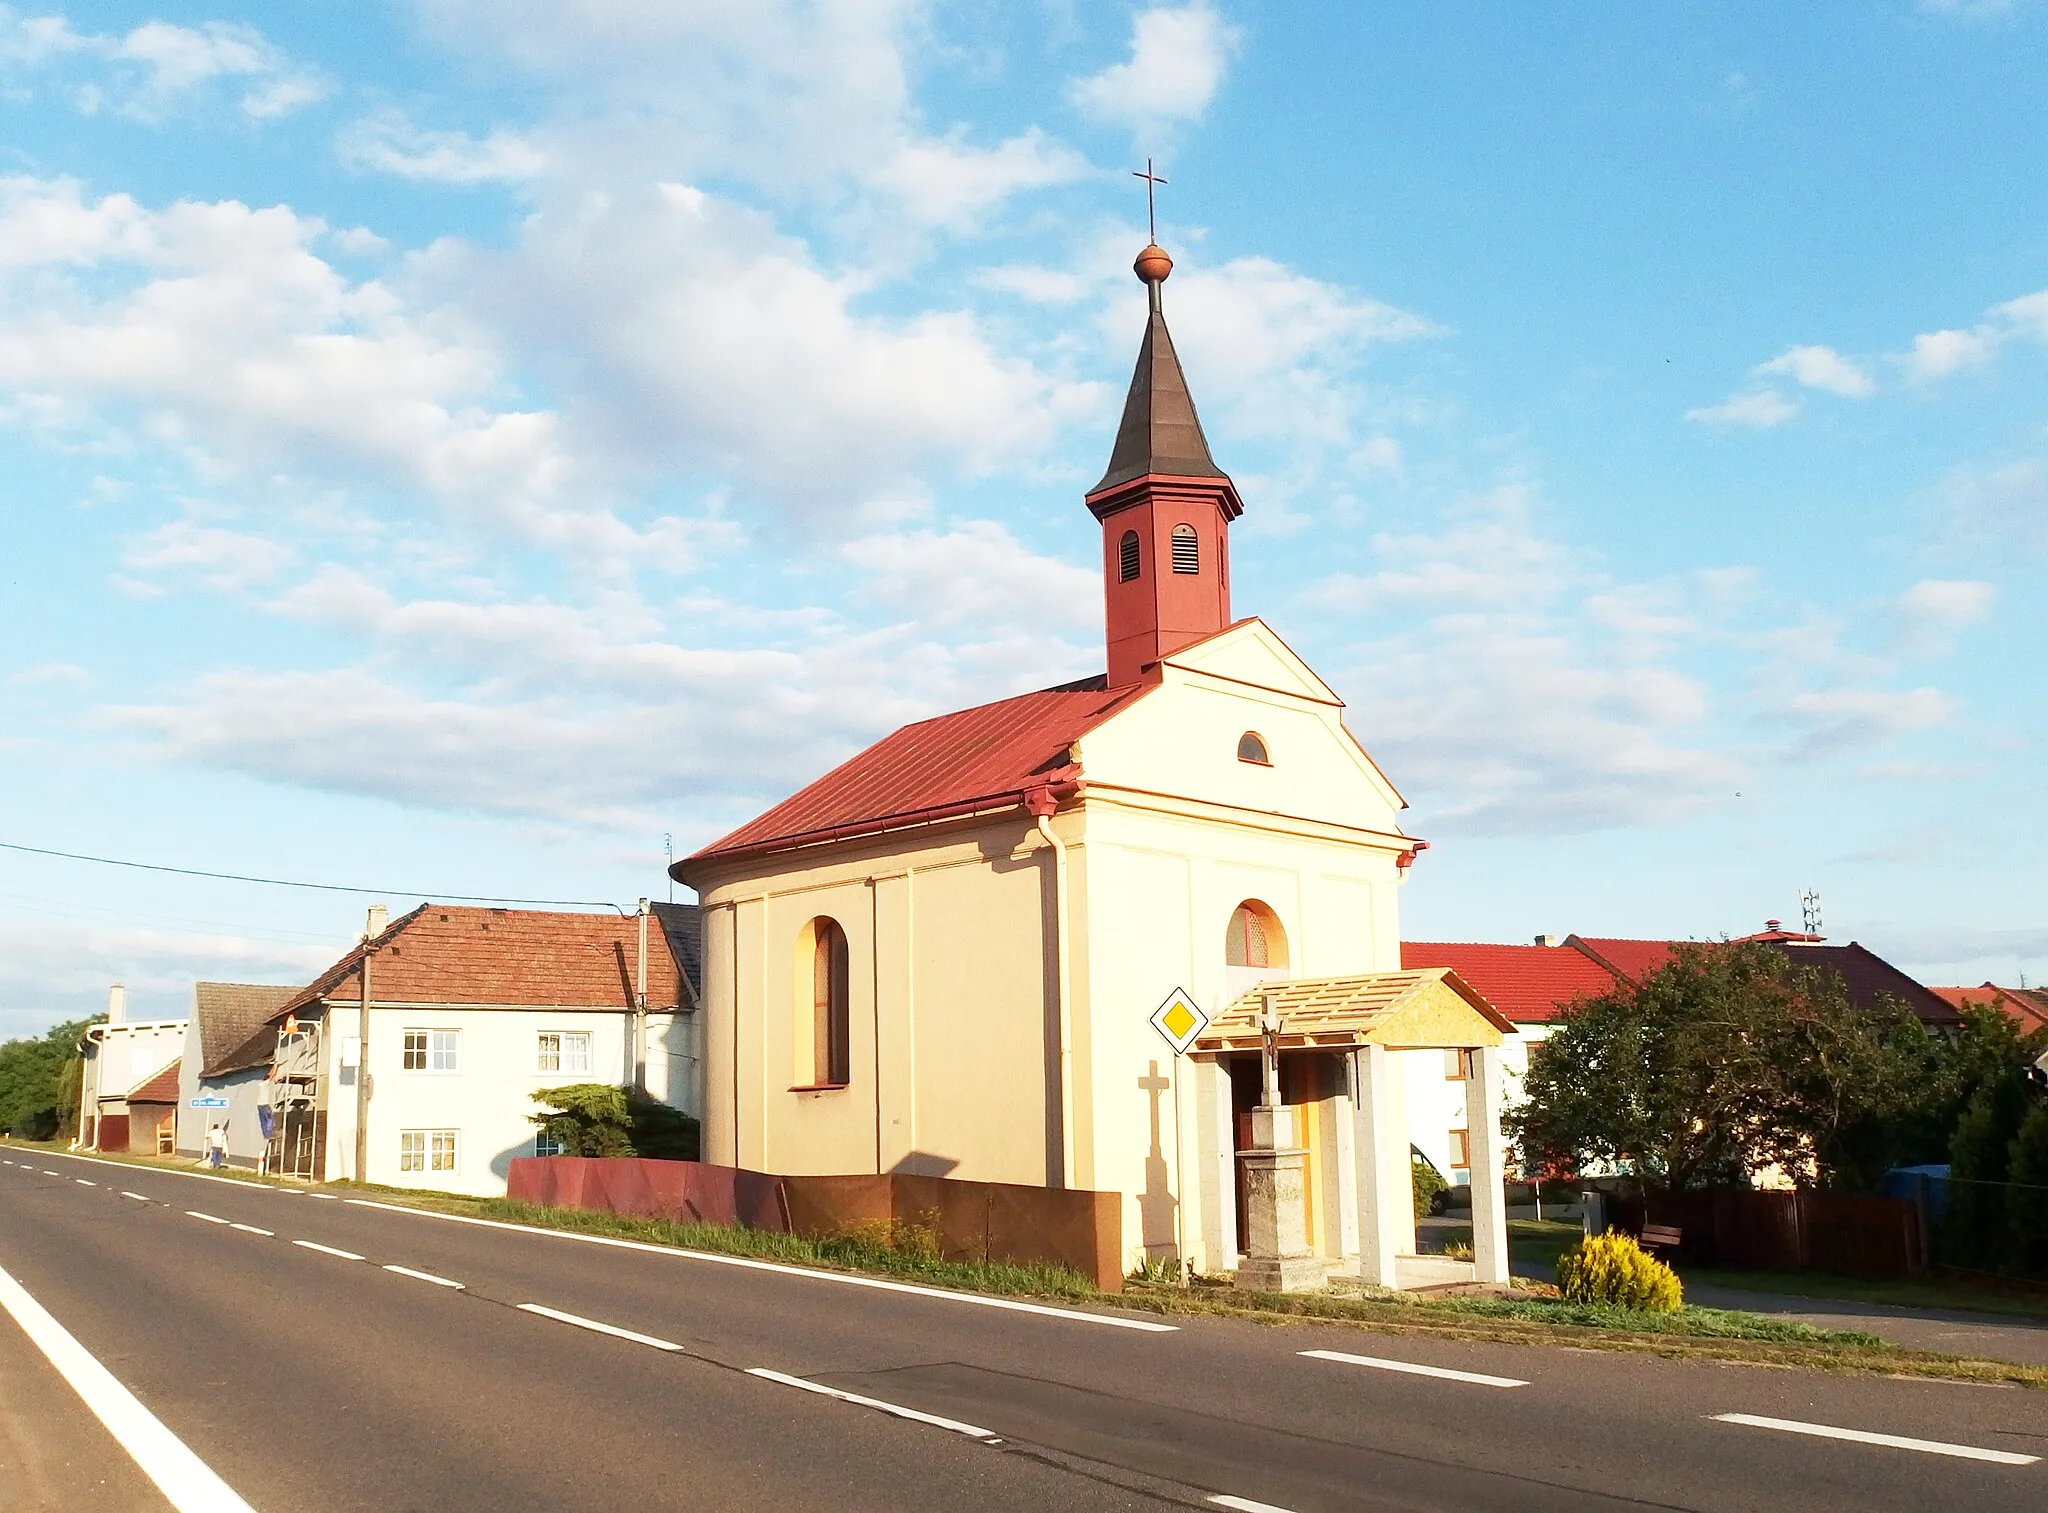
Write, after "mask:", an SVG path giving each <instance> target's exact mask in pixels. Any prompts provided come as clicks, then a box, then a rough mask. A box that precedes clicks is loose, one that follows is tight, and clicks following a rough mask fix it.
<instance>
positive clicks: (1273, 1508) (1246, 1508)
mask: <svg viewBox="0 0 2048 1513" xmlns="http://www.w3.org/2000/svg"><path fill="white" fill-rule="evenodd" d="M1209 1501H1210V1502H1212V1503H1214V1504H1216V1506H1217V1507H1219V1508H1235V1509H1237V1513H1294V1510H1293V1509H1292V1508H1283V1507H1281V1506H1280V1505H1279V1504H1278V1503H1270V1502H1253V1501H1252V1500H1251V1499H1250V1498H1249V1497H1232V1496H1230V1495H1229V1494H1228V1493H1227V1492H1219V1493H1217V1494H1216V1495H1215V1496H1214V1497H1212V1498H1210V1499H1209Z"/></svg>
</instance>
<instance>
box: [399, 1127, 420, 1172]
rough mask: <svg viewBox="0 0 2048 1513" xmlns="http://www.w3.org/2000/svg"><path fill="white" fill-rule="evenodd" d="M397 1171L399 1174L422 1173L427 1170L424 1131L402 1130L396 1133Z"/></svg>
mask: <svg viewBox="0 0 2048 1513" xmlns="http://www.w3.org/2000/svg"><path fill="white" fill-rule="evenodd" d="M398 1169H399V1171H401V1172H424V1171H425V1170H426V1169H427V1132H426V1131H425V1130H423V1129H402V1130H400V1131H399V1132H398Z"/></svg>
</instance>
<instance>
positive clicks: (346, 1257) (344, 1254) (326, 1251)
mask: <svg viewBox="0 0 2048 1513" xmlns="http://www.w3.org/2000/svg"><path fill="white" fill-rule="evenodd" d="M292 1244H294V1245H299V1246H303V1247H304V1248H305V1249H307V1250H317V1251H319V1252H320V1254H321V1255H323V1256H334V1257H335V1258H336V1259H338V1260H343V1261H360V1260H362V1259H364V1258H363V1257H362V1256H359V1255H357V1254H356V1253H355V1252H354V1251H352V1250H336V1249H335V1248H334V1247H333V1246H332V1245H321V1244H318V1243H317V1242H315V1241H312V1240H294V1241H292Z"/></svg>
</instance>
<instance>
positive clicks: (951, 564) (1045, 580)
mask: <svg viewBox="0 0 2048 1513" xmlns="http://www.w3.org/2000/svg"><path fill="white" fill-rule="evenodd" d="M841 554H842V555H843V556H844V557H845V558H846V559H847V560H848V561H849V562H852V563H854V564H855V565H856V566H858V567H860V568H862V569H864V570H865V572H866V573H867V575H868V577H867V583H866V588H865V591H866V592H867V593H868V594H869V595H870V596H872V597H873V598H874V599H875V600H876V601H878V602H880V603H882V604H885V605H887V606H888V607H890V608H891V609H894V610H898V611H901V612H905V613H908V614H910V615H912V616H914V617H915V618H916V619H917V620H918V621H920V622H922V623H924V624H927V625H931V626H945V627H952V626H958V625H967V624H973V623H977V622H978V623H982V624H988V623H991V622H994V623H1013V624H1019V625H1024V624H1029V623H1031V622H1032V621H1034V620H1037V621H1040V622H1042V623H1044V624H1046V625H1053V626H1061V627H1083V626H1085V627H1090V628H1093V627H1096V626H1099V625H1100V624H1101V620H1102V574H1101V570H1100V569H1099V568H1095V567H1076V566H1074V565H1073V564H1072V563H1068V562H1062V561H1060V560H1058V559H1057V558H1054V557H1042V556H1040V555H1038V554H1037V553H1035V552H1033V551H1031V550H1029V549H1028V548H1026V547H1025V546H1024V545H1023V544H1022V543H1021V542H1019V541H1018V540H1017V538H1016V537H1014V536H1012V535H1011V534H1010V533H1009V531H1007V530H1006V529H1004V528H1003V527H1002V526H1000V525H998V524H996V523H995V522H994V521H992V520H969V521H966V522H964V523H962V524H960V525H958V526H956V527H954V528H953V529H952V530H949V531H907V532H901V533H898V534H893V535H879V536H864V537H862V538H860V539H859V540H857V541H849V542H847V543H846V545H845V546H844V547H842V548H841Z"/></svg>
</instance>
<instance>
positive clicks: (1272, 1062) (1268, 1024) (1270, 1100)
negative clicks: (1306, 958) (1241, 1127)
mask: <svg viewBox="0 0 2048 1513" xmlns="http://www.w3.org/2000/svg"><path fill="white" fill-rule="evenodd" d="M1284 1023H1285V1021H1284V1020H1282V1019H1281V1018H1280V1015H1279V1012H1278V1011H1277V1010H1275V1009H1274V1007H1273V995H1272V994H1271V993H1268V994H1266V996H1265V1007H1264V1009H1262V1010H1261V1011H1260V1014H1259V1071H1260V1073H1261V1075H1260V1078H1259V1085H1260V1087H1261V1088H1263V1089H1264V1098H1263V1103H1264V1106H1265V1107H1267V1108H1278V1107H1280V1030H1281V1026H1282V1025H1283V1024H1284Z"/></svg>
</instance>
